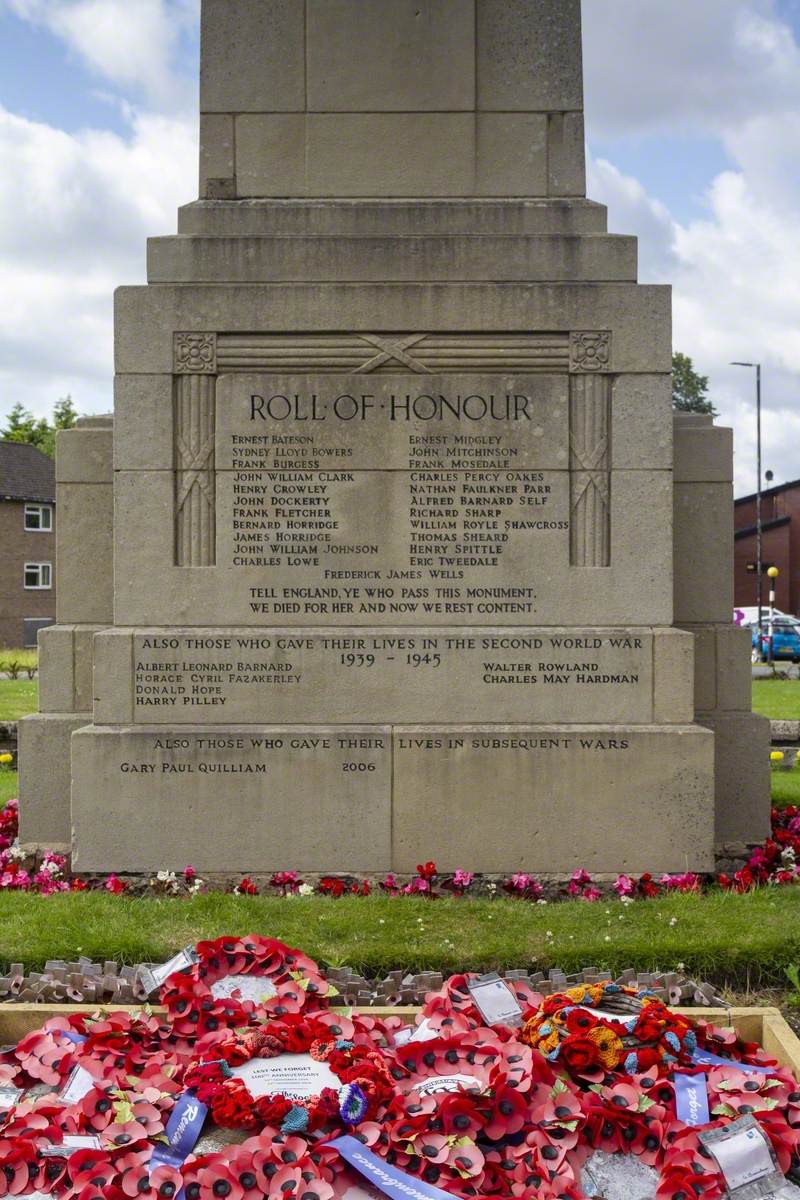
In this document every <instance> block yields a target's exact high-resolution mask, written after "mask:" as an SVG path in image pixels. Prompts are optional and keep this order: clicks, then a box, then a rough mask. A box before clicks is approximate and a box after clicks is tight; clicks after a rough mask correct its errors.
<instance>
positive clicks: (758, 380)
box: [731, 362, 764, 653]
mask: <svg viewBox="0 0 800 1200" xmlns="http://www.w3.org/2000/svg"><path fill="white" fill-rule="evenodd" d="M731 366H732V367H750V368H752V367H755V369H756V474H757V476H758V485H757V488H756V581H757V583H756V586H757V591H756V597H757V600H756V603H757V604H758V649H759V653H760V652H761V629H762V619H761V612H762V608H763V600H764V584H763V577H762V565H763V556H762V552H761V551H762V525H761V363H750V362H735V363H731Z"/></svg>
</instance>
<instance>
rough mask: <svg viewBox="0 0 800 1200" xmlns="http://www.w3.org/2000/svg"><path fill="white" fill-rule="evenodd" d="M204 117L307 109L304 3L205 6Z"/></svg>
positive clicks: (243, 0)
mask: <svg viewBox="0 0 800 1200" xmlns="http://www.w3.org/2000/svg"><path fill="white" fill-rule="evenodd" d="M202 11H203V28H202V53H201V58H200V111H201V112H203V113H233V112H296V111H299V110H302V109H303V108H304V107H305V30H304V24H305V3H304V0H204V2H203V10H202Z"/></svg>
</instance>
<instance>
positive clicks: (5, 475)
mask: <svg viewBox="0 0 800 1200" xmlns="http://www.w3.org/2000/svg"><path fill="white" fill-rule="evenodd" d="M55 498H56V467H55V463H54V462H53V460H52V458H48V456H47V455H46V454H43V453H42V451H41V450H39V449H37V447H36V446H29V445H28V444H27V443H26V442H4V441H0V500H35V501H39V502H40V503H43V504H54V503H55Z"/></svg>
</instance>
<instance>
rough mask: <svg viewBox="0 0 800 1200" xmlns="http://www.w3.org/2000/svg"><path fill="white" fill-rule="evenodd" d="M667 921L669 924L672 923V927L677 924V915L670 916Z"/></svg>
mask: <svg viewBox="0 0 800 1200" xmlns="http://www.w3.org/2000/svg"><path fill="white" fill-rule="evenodd" d="M669 923H670V925H672V926H673V927H674V926H675V925H677V924H678V918H677V917H670V919H669Z"/></svg>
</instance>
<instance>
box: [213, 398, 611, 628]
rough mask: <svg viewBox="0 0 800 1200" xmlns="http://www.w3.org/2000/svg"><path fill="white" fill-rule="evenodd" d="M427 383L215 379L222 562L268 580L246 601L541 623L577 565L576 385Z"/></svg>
mask: <svg viewBox="0 0 800 1200" xmlns="http://www.w3.org/2000/svg"><path fill="white" fill-rule="evenodd" d="M592 382H594V381H592ZM598 382H600V383H601V384H602V385H603V387H605V384H604V381H602V380H601V381H598ZM420 383H421V381H420V378H419V376H410V377H403V376H378V377H376V376H372V377H370V378H365V377H364V376H344V377H343V376H336V377H334V376H318V377H309V376H295V377H277V376H243V375H239V376H228V377H223V378H221V379H220V381H219V386H218V389H217V392H218V395H217V414H216V430H217V432H216V447H215V460H216V472H215V475H216V542H217V545H216V563H217V566H219V567H222V568H229V569H230V568H237V569H247V568H250V569H252V568H257V569H258V570H259V571H262V572H263V574H264V577H265V584H264V586H255V587H254V586H249V587H248V590H247V595H248V602H249V607H250V610H251V612H252V613H253V614H254V615H256V616H258V617H259V618H260V619H261V620H263V623H264V624H275V623H280V622H283V623H286V624H289V623H291V622H292V621H293V619H299V618H302V620H303V623H307V622H308V618H309V617H318V618H319V622H320V624H326V623H327V622H328V620H329V619H330V618H333V619H334V620H335V621H336V623H342V622H343V621H346V620H348V619H349V620H351V621H352V622H353V623H354V624H362V623H369V622H370V621H375V622H376V623H378V624H382V623H385V622H387V621H389V622H396V623H406V622H409V623H412V624H416V623H418V622H424V621H426V620H428V621H430V622H432V623H435V624H438V623H444V622H447V623H454V624H468V623H470V622H474V623H477V624H489V623H492V621H493V620H495V621H497V620H500V621H501V622H502V623H504V624H506V623H516V622H517V621H518V622H520V623H523V622H525V623H531V622H532V619H535V615H536V613H537V611H538V609H539V606H540V604H541V603H542V602H543V601H544V603H545V604H546V603H547V601H548V594H549V593H550V592H551V591H553V594H555V593H556V592H557V590H558V586H559V579H560V578H561V577H563V572H565V571H568V570H569V567H570V565H571V563H573V560H574V547H573V545H572V544H571V537H570V510H571V507H572V508H573V511H574V510H575V503H574V497H575V492H576V478H577V473H576V471H575V470H574V463H573V461H572V457H573V456H572V455H571V439H570V420H571V412H570V410H571V404H570V384H569V379H568V377H567V376H560V377H559V376H555V375H554V376H541V377H537V378H534V377H532V376H524V375H520V376H490V377H487V376H456V375H450V376H446V377H445V376H442V377H438V378H437V377H434V376H430V377H428V378H426V379H425V386H424V388H423V387H421V386H420ZM597 466H598V469H597V470H596V472H595V474H602V473H603V471H604V469H605V464H597ZM580 482H581V481H580V479H577V486H580ZM583 490H584V491H585V490H586V489H585V485H584V487H583ZM606 523H607V514H605V513H604V514H601V516H600V518H599V524H601V525H605V524H606ZM601 540H602V539H601ZM604 540H605V541H607V537H605V535H604ZM573 565H574V563H573ZM250 577H252V575H250ZM549 619H551V620H552V617H551V618H549Z"/></svg>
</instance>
